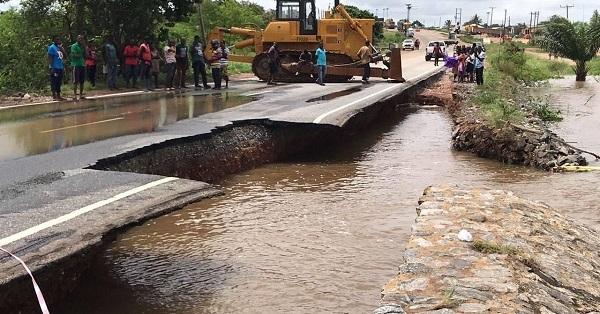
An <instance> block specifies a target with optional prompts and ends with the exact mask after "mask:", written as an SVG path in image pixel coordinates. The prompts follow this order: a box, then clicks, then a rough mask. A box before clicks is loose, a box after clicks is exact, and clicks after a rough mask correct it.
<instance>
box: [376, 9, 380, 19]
mask: <svg viewBox="0 0 600 314" xmlns="http://www.w3.org/2000/svg"><path fill="white" fill-rule="evenodd" d="M375 16H376V17H377V18H379V9H375Z"/></svg>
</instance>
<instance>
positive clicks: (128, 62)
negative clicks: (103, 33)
mask: <svg viewBox="0 0 600 314" xmlns="http://www.w3.org/2000/svg"><path fill="white" fill-rule="evenodd" d="M139 53H140V49H139V48H138V47H137V45H136V44H135V40H134V39H130V40H129V45H128V46H127V47H125V50H123V57H125V68H124V69H123V76H124V78H125V85H126V86H127V88H129V82H130V81H133V88H136V87H137V75H138V71H139V66H138V64H139V60H138V56H139Z"/></svg>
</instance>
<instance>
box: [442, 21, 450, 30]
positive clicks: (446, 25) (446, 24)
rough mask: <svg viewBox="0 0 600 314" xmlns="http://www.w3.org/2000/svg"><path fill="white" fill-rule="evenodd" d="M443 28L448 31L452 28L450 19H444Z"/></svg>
mask: <svg viewBox="0 0 600 314" xmlns="http://www.w3.org/2000/svg"><path fill="white" fill-rule="evenodd" d="M444 28H445V29H447V30H448V31H450V28H452V21H450V20H446V22H444Z"/></svg>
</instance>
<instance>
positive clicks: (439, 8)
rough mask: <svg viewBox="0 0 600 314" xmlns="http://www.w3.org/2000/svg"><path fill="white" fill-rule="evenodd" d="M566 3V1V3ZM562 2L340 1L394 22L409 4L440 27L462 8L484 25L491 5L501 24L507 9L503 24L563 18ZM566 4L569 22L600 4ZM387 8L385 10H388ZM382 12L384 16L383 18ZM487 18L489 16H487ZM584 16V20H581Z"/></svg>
mask: <svg viewBox="0 0 600 314" xmlns="http://www.w3.org/2000/svg"><path fill="white" fill-rule="evenodd" d="M250 1H251V2H255V3H257V4H259V5H262V6H263V7H265V8H275V0H250ZM567 2H569V1H567ZM567 2H565V1H564V0H504V1H489V0H488V1H480V0H454V1H435V0H427V1H425V0H405V1H403V2H391V1H389V0H369V1H364V0H346V1H341V3H343V4H345V5H353V6H356V7H358V8H360V9H363V10H368V11H371V12H372V13H374V14H375V13H378V15H379V17H386V18H387V17H390V18H393V19H394V21H397V20H399V19H404V18H406V13H407V10H406V6H405V4H407V3H410V4H412V6H413V9H412V10H411V11H410V19H411V20H412V21H414V20H419V21H421V22H423V21H424V22H425V24H426V25H428V26H431V25H433V24H435V25H438V24H439V21H440V18H441V20H442V24H443V23H444V21H446V20H452V21H453V22H454V15H455V12H456V9H457V8H460V9H462V22H463V23H464V22H465V21H467V20H468V19H470V18H471V17H472V16H473V15H475V14H477V15H479V16H480V17H481V18H482V19H483V21H484V23H485V21H486V19H487V12H488V11H490V12H491V9H490V7H491V6H494V7H495V8H494V13H493V22H494V23H502V21H503V20H504V10H505V9H506V10H507V23H508V18H509V17H510V20H511V23H512V24H516V23H526V24H529V20H530V17H531V15H530V12H535V11H539V12H540V21H544V20H546V19H548V18H549V17H550V16H552V15H555V14H558V15H562V16H565V15H566V9H563V8H561V7H560V6H561V5H562V6H565V5H566V3H567ZM316 3H317V7H318V8H320V9H327V8H328V7H329V6H333V3H334V1H333V0H316ZM569 5H575V6H574V7H572V8H570V9H569V18H570V19H571V20H577V21H581V20H585V21H589V19H590V16H591V15H592V12H593V10H600V1H597V0H571V1H570V2H569ZM388 8H389V9H388ZM384 10H385V16H384ZM490 15H491V14H490ZM584 16H585V19H584Z"/></svg>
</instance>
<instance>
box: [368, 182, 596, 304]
mask: <svg viewBox="0 0 600 314" xmlns="http://www.w3.org/2000/svg"><path fill="white" fill-rule="evenodd" d="M419 203H420V205H419V207H418V208H417V215H418V218H417V219H416V224H415V225H414V226H413V228H412V234H411V238H410V242H409V244H408V245H407V249H406V251H405V253H404V263H403V264H402V265H401V266H400V267H399V269H400V272H399V274H398V275H397V277H396V278H394V279H392V280H391V281H389V282H388V283H387V284H386V285H385V287H384V288H383V290H382V300H381V306H380V307H379V308H378V309H376V310H375V311H374V313H375V314H391V313H430V314H435V313H437V314H442V313H447V314H450V313H483V312H485V313H511V314H513V313H520V314H529V313H531V314H533V313H536V314H538V313H544V314H546V313H547V314H552V313H560V314H571V313H572V314H575V313H587V314H592V313H593V314H600V257H599V256H600V255H599V254H600V235H599V234H598V233H597V232H595V231H594V230H591V229H589V228H587V227H585V226H583V225H581V224H578V223H576V222H574V221H572V220H570V219H569V218H567V217H566V216H565V215H563V214H562V213H560V212H559V211H557V210H555V209H552V208H550V207H548V206H547V205H545V204H543V203H539V202H531V201H527V200H523V199H520V198H518V197H516V196H515V195H513V193H511V192H506V191H501V190H464V189H458V188H450V187H445V186H440V187H429V188H427V189H426V190H425V192H424V196H423V197H422V198H421V199H420V201H419ZM461 230H466V231H464V232H469V234H471V235H472V241H473V242H466V241H461V240H460V239H459V236H458V235H459V233H464V232H461ZM463 239H465V238H463Z"/></svg>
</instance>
